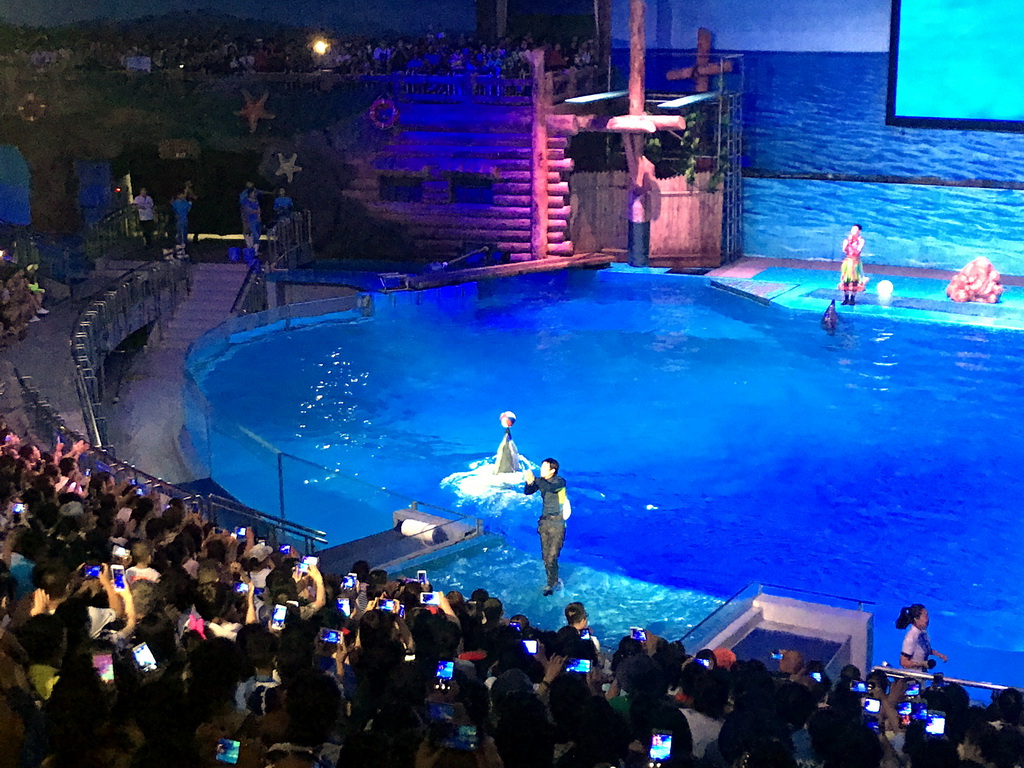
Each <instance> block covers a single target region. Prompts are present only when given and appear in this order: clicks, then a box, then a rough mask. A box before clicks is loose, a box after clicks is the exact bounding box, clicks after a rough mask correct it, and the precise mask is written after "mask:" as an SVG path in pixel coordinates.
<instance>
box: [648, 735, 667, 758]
mask: <svg viewBox="0 0 1024 768" xmlns="http://www.w3.org/2000/svg"><path fill="white" fill-rule="evenodd" d="M647 757H648V758H650V759H651V760H659V761H664V760H668V759H669V758H670V757H672V734H671V733H670V732H669V731H655V732H654V733H652V734H651V748H650V750H649V751H648V752H647Z"/></svg>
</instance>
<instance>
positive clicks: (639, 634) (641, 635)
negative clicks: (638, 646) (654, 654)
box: [629, 627, 647, 643]
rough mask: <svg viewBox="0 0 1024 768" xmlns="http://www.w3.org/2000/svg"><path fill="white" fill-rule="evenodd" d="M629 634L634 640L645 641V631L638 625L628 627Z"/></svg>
mask: <svg viewBox="0 0 1024 768" xmlns="http://www.w3.org/2000/svg"><path fill="white" fill-rule="evenodd" d="M629 636H630V637H632V638H633V639H634V640H639V641H640V642H641V643H646V642H647V632H646V631H645V630H643V629H640V627H630V628H629Z"/></svg>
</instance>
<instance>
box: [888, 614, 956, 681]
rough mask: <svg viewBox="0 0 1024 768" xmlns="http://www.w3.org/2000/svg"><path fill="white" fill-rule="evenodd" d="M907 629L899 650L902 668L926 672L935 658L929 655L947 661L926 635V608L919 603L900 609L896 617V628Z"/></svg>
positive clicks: (933, 664)
mask: <svg viewBox="0 0 1024 768" xmlns="http://www.w3.org/2000/svg"><path fill="white" fill-rule="evenodd" d="M907 627H910V629H907V634H906V635H904V637H903V648H902V650H901V651H900V666H901V667H903V668H904V669H919V670H921V671H924V672H927V671H928V670H929V669H932V668H933V667H934V666H935V660H934V659H932V658H930V657H931V656H938V657H939V658H940V659H942V660H943V661H949V657H947V656H946V655H945V654H944V653H939V652H938V651H936V650H934V649H933V648H932V641H931V639H930V638H929V637H928V609H927V608H925V607H924V606H923V605H921V604H920V603H914V604H913V605H911V606H908V607H906V608H904V609H903V610H901V611H900V617H899V618H898V619H896V629H906V628H907Z"/></svg>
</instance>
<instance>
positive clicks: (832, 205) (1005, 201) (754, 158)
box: [616, 51, 1024, 274]
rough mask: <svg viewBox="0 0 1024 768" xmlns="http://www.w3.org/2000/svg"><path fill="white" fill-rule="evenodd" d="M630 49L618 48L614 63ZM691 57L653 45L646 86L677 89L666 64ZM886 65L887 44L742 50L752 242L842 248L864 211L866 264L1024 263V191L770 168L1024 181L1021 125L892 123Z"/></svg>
mask: <svg viewBox="0 0 1024 768" xmlns="http://www.w3.org/2000/svg"><path fill="white" fill-rule="evenodd" d="M626 59H627V56H626V52H625V51H617V52H616V63H617V64H618V65H620V66H617V68H616V69H617V71H619V72H621V71H623V70H622V67H621V64H623V63H624V62H625V61H626ZM690 63H692V54H689V55H688V54H685V53H679V52H675V51H654V52H652V54H651V55H650V56H649V58H648V90H649V91H653V92H658V91H662V92H667V91H674V90H678V89H679V84H678V83H670V82H668V81H667V80H665V77H664V73H665V72H667V71H668V70H669V69H672V68H673V67H679V66H686V65H689V64H690ZM887 76H888V54H884V53H866V54H863V53H860V54H853V53H766V52H755V53H748V54H746V55H745V57H744V65H743V74H742V77H743V85H744V90H745V93H746V96H745V98H744V141H745V161H744V163H745V165H746V167H747V168H748V169H750V170H751V171H752V172H754V173H756V174H757V176H758V178H747V179H746V180H745V181H744V250H745V252H746V253H747V254H748V255H756V256H772V257H779V258H799V259H837V258H839V256H840V252H839V243H840V242H841V240H842V237H843V234H844V232H845V230H847V229H848V228H849V226H850V224H852V223H854V222H858V223H861V224H862V225H863V226H864V228H865V236H866V238H867V241H868V247H867V250H866V253H865V260H866V262H867V264H868V265H870V264H871V263H875V264H904V265H912V266H924V267H935V268H941V269H959V268H960V267H962V266H963V264H964V263H965V262H966V261H969V260H970V259H972V258H975V257H976V256H981V255H984V256H988V257H989V258H990V259H992V261H993V262H994V263H995V264H996V266H997V268H998V269H999V270H1000V271H1002V272H1004V273H1007V274H1024V238H1022V237H1021V236H1020V235H1019V232H1020V231H1021V230H1022V229H1024V191H1020V190H1009V189H985V188H970V187H943V186H934V185H909V184H893V183H864V182H855V181H834V180H833V181H829V180H804V179H786V178H770V177H772V176H778V177H785V176H786V175H787V174H817V175H821V176H826V175H828V174H834V175H837V176H843V177H846V176H850V175H854V176H864V175H866V176H896V177H908V178H920V177H936V178H938V179H942V180H954V181H960V180H969V179H981V180H989V181H994V182H1018V181H1024V134H1013V133H994V132H988V131H950V130H928V129H919V128H914V129H912V128H896V127H891V126H887V125H886V124H885V100H886V79H887ZM730 77H736V76H735V75H733V76H730ZM979 77H984V73H979ZM950 98H956V94H950ZM764 177H768V178H764Z"/></svg>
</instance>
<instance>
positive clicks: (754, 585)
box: [683, 581, 874, 640]
mask: <svg viewBox="0 0 1024 768" xmlns="http://www.w3.org/2000/svg"><path fill="white" fill-rule="evenodd" d="M765 588H768V589H780V590H786V591H788V592H796V593H797V594H804V595H814V596H816V597H826V598H829V599H831V600H842V601H844V602H849V603H857V605H858V610H863V608H862V606H864V605H874V603H873V602H871V601H869V600H858V599H857V598H854V597H844V596H842V595H833V594H830V593H828V592H817V591H815V590H811V589H798V588H796V587H787V586H784V585H782V584H766V583H764V582H759V581H750V582H747V584H746V585H745V586H744V587H743V588H742V589H740V590H739V591H738V592H736V594H734V595H732V597H730V598H728V599H727V600H726V601H725V602H723V603H722V604H721V605H720V606H718V607H717V608H715V610H713V611H712V612H711V613H709V614H708V615H707V616H705V617H704V618H703V619H701V620H700V621H699V622H698V623H697V624H695V625H693V626H692V627H691V628H690V629H689V630H688V631H687V632H686V634H685V635H683V640H685V639H686V638H687V637H689V636H690V635H693V634H695V633H696V632H697V631H698V630H700V629H701V627H703V626H705V625H706V624H708V623H710V622H711V621H713V620H714V619H715V618H716V617H717V616H718V615H719V614H720V613H722V611H724V610H726V609H727V608H729V607H730V606H731V605H732V604H733V603H734V602H735V601H736V600H737V599H739V598H740V597H741V596H742V595H744V594H746V593H748V592H751V593H752V594H751V595H750V597H751V598H754V597H757V596H758V595H761V594H764V590H765Z"/></svg>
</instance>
